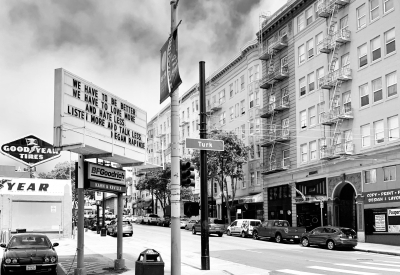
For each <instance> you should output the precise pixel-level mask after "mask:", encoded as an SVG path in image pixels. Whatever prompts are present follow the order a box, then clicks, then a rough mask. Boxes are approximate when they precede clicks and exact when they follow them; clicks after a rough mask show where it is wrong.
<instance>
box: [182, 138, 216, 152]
mask: <svg viewBox="0 0 400 275" xmlns="http://www.w3.org/2000/svg"><path fill="white" fill-rule="evenodd" d="M186 148H187V149H198V150H209V151H224V141H223V140H215V139H198V138H186Z"/></svg>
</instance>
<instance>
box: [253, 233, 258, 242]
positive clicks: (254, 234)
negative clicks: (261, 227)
mask: <svg viewBox="0 0 400 275" xmlns="http://www.w3.org/2000/svg"><path fill="white" fill-rule="evenodd" d="M253 239H254V240H258V232H257V231H253Z"/></svg>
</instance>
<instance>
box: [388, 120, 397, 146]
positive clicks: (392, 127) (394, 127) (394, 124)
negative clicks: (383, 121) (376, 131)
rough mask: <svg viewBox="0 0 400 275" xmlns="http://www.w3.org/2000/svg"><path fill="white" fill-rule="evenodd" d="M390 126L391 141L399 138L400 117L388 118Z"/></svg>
mask: <svg viewBox="0 0 400 275" xmlns="http://www.w3.org/2000/svg"><path fill="white" fill-rule="evenodd" d="M388 128H389V141H394V140H398V139H399V119H398V116H392V117H389V118H388Z"/></svg>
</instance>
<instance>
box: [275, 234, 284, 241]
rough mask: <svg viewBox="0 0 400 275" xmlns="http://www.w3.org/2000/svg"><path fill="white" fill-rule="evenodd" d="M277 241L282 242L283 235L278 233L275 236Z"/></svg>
mask: <svg viewBox="0 0 400 275" xmlns="http://www.w3.org/2000/svg"><path fill="white" fill-rule="evenodd" d="M275 242H276V243H281V242H282V236H281V234H277V235H276V236H275Z"/></svg>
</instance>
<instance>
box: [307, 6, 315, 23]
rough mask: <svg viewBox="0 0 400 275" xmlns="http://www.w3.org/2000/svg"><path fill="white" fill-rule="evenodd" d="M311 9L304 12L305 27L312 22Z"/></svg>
mask: <svg viewBox="0 0 400 275" xmlns="http://www.w3.org/2000/svg"><path fill="white" fill-rule="evenodd" d="M313 12H314V11H313V7H310V8H309V9H308V10H306V25H307V26H308V25H310V24H311V23H312V21H313Z"/></svg>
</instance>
